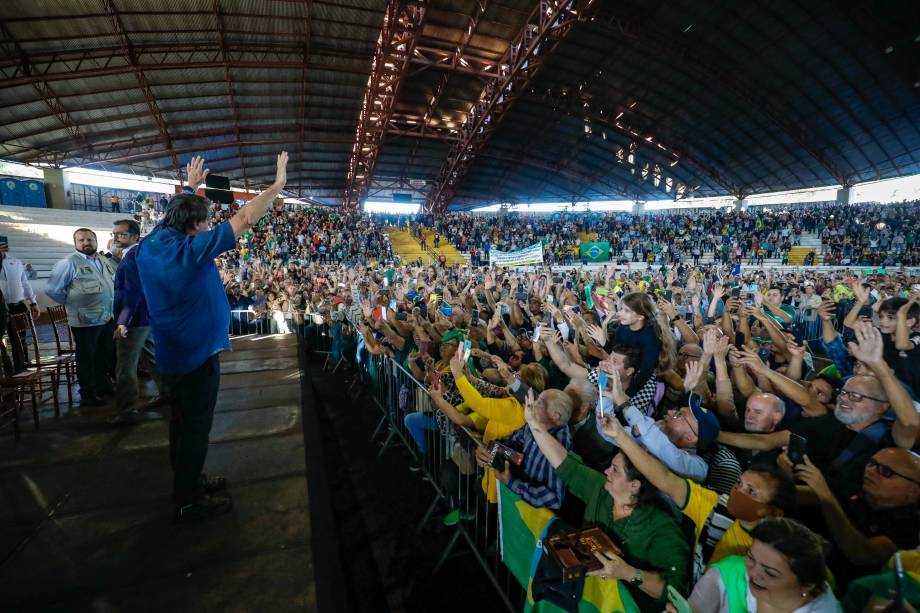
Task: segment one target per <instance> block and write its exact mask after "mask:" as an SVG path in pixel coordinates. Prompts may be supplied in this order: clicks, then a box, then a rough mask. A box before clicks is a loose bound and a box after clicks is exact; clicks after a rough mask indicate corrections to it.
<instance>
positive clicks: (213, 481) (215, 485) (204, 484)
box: [201, 473, 227, 494]
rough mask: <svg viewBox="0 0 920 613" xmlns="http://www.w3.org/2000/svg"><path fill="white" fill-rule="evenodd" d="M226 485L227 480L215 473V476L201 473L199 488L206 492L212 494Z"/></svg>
mask: <svg viewBox="0 0 920 613" xmlns="http://www.w3.org/2000/svg"><path fill="white" fill-rule="evenodd" d="M225 487H227V480H226V479H224V478H223V477H221V476H220V475H217V476H216V477H208V476H207V475H206V474H204V473H202V474H201V489H203V490H204V491H205V492H207V493H208V494H214V493H216V492H219V491H221V490H222V489H224V488H225Z"/></svg>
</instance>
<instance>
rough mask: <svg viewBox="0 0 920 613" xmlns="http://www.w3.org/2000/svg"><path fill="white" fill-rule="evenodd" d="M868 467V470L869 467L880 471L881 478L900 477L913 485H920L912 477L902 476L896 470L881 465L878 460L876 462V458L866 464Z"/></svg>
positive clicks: (919, 482)
mask: <svg viewBox="0 0 920 613" xmlns="http://www.w3.org/2000/svg"><path fill="white" fill-rule="evenodd" d="M866 467H867V468H868V467H872V468H874V469H875V470H877V471H878V474H880V475H881V476H883V477H885V478H886V479H891V477H892V476H898V477H901V478H902V479H906V480H907V481H910V482H911V483H915V484H917V485H920V481H917V480H915V479H911V478H910V477H908V476H906V475H902V474H901V473H899V472H897V471H896V470H894V469H893V468H891V467H890V466H885V465H884V464H882V463H880V462H879V461H878V460H876V459H875V458H871V459H870V460H869V461H868V462H866Z"/></svg>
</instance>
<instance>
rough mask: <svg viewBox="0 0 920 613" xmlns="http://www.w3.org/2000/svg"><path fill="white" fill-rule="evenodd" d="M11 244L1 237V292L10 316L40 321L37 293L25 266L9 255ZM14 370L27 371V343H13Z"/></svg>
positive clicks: (9, 331)
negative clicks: (25, 314)
mask: <svg viewBox="0 0 920 613" xmlns="http://www.w3.org/2000/svg"><path fill="white" fill-rule="evenodd" d="M9 251H10V243H9V240H8V239H7V237H5V236H0V291H2V292H3V298H4V300H6V304H7V308H8V309H9V313H10V315H16V314H18V313H28V312H29V311H31V312H32V318H33V319H38V315H39V313H38V303H37V302H36V300H35V292H34V291H33V290H32V285H31V284H30V283H29V273H28V272H27V271H26V267H25V264H23V263H22V262H21V261H20V260H19V258H15V257H13V256H11V255H9ZM8 333H9V335H10V340H12V339H13V330H12V328H9V329H8ZM12 345H13V369H14V370H15V371H16V372H20V371H22V370H25V365H26V362H28V360H29V356H28V348H27V347H26V343H25V342H20V343H18V344H17V343H12Z"/></svg>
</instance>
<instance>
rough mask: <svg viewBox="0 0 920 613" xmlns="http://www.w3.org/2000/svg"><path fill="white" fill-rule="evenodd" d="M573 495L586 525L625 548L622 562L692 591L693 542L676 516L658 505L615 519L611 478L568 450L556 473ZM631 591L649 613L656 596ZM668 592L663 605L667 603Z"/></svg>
mask: <svg viewBox="0 0 920 613" xmlns="http://www.w3.org/2000/svg"><path fill="white" fill-rule="evenodd" d="M556 472H557V473H558V474H559V478H560V479H562V481H563V482H564V483H565V484H566V487H568V490H569V493H571V494H572V495H573V496H577V497H578V498H580V499H581V500H583V501H584V502H585V514H584V518H583V523H585V524H590V523H596V524H601V525H602V526H604V527H605V528H606V529H607V531H608V532H610V533H611V534H612V535H613V537H614V541H616V543H617V544H618V545H620V547H622V549H623V559H624V560H626V562H627V563H628V564H630V565H631V566H635V567H636V568H639V569H642V570H654V571H658V572H659V573H661V576H662V578H663V579H664V581H665V583H667V584H668V585H673V586H674V587H675V588H676V589H677V590H678V591H679V592H681V593H682V594H684V593H687V591H689V590H688V588H689V573H690V558H691V551H690V544H689V543H688V542H687V541H686V539H684V536H683V534H682V533H681V529H680V526H679V525H678V524H677V520H676V519H675V518H674V516H672V515H669V514H668V513H667V512H665V511H664V510H662V509H661V508H659V507H657V506H653V505H642V506H639V507H637V508H636V509H635V510H634V511H633V512H632V514H631V515H630V516H629V517H627V518H625V519H619V520H614V519H613V498H612V497H611V496H610V494H608V493H607V490H606V489H604V486H605V484H606V483H607V478H606V477H605V476H604V474H603V473H599V472H597V471H596V470H593V469H591V468H588V467H587V466H585V465H584V463H582V461H581V458H580V457H578V455H577V454H574V453H571V452H569V454H568V456H567V457H566V459H565V460H564V461H563V462H562V464H560V465H559V467H558V468H557V469H556ZM629 588H630V590H629V591H630V593H631V594H632V595H633V597H634V598H635V599H636V602H638V603H639V605H640V607H642V610H643V611H645V610H650V609H649V607H652V606H653V605H652V602H653V600H652V598H651V597H650V596H648V595H647V594H646V593H645V592H643V591H642V590H640V589H638V588H636V587H633V586H629ZM666 598H667V592H665V593H663V594H662V596H661V598H659V599H658V602H659V603H660V602H664V601H665V600H666Z"/></svg>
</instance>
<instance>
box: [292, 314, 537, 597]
mask: <svg viewBox="0 0 920 613" xmlns="http://www.w3.org/2000/svg"><path fill="white" fill-rule="evenodd" d="M334 327H335V324H333V326H328V327H327V326H322V327H321V326H315V328H311V325H310V324H307V325H306V326H305V327H304V329H303V332H304V340H305V342H307V347H308V349H309V350H310V351H312V352H314V353H316V352H324V347H325V345H321V344H319V343H323V342H324V341H325V339H329V341H330V342H332V340H331V337H332V336H333V331H332V328H334ZM323 328H325V329H323ZM330 355H333V352H332V351H330V353H329V354H328V355H327V359H326V362H325V364H324V366H323V367H324V369H329V368H332V369H333V370H334V369H336V368H338V365H339V364H338V363H333V362H332V360H331V359H330V357H329V356H330ZM346 358H347V359H348V360H350V361H352V363H353V365H354V366H355V370H356V373H355V376H354V379H353V380H352V382H351V385H350V386H349V388H348V390H347V391H346V394H348V395H349V396H350V397H352V398H353V399H357V396H358V395H360V393H361V391H362V390H364V391H366V392H367V393H368V394H369V395H370V397H371V399H372V400H373V401H374V404H375V405H376V407H377V410H378V411H379V412H380V418H379V420H378V422H377V426H376V428H375V429H374V431H373V434H372V435H371V440H372V441H377V443H378V445H379V446H380V449H379V452H378V454H379V455H382V454H384V453H385V452H386V451H387V450H389V449H391V448H394V447H402V448H403V449H405V450H406V451H407V452H408V453H409V454H410V456H411V457H412V463H413V470H414V471H415V472H416V473H417V474H419V475H420V476H421V477H423V478H424V479H425V481H427V482H428V483H429V485H430V486H431V489H432V497H431V502H430V504H429V505H428V507H427V508H426V509H425V511H424V513H423V514H422V517H421V520H420V521H419V523H418V525H417V527H416V533H417V534H420V533H421V532H422V531H423V530H424V529H425V528H426V526H428V525H429V524H430V522H432V521H442V522H444V523H445V525H447V526H448V527H449V528H450V529H451V530H452V531H453V532H452V534H451V535H450V538H449V540H448V542H447V545H446V547H445V548H444V550H443V552H442V553H441V555H440V558H439V559H438V561H437V563H436V565H435V572H437V571H438V570H439V569H440V568H441V567H442V566H443V565H444V564H445V563H446V562H447V561H448V560H449V559H450V558H452V557H454V556H459V555H465V554H470V555H472V556H473V557H474V558H475V559H476V561H477V562H478V563H479V565H480V566H481V568H482V569H483V571H484V572H485V574H486V576H487V578H488V579H489V582H490V583H491V584H492V586H493V587H494V588H495V590H496V592H497V594H498V596H499V598H500V599H501V600H502V602H503V603H504V605H505V607H506V608H507V610H508V611H519V610H521V609H522V608H523V604H524V602H525V599H526V591H525V588H526V586H523V587H522V586H521V585H520V584H519V583H518V582H517V580H516V579H514V577H513V576H512V575H511V573H510V572H509V571H508V569H507V568H506V567H505V565H504V564H503V563H502V560H501V557H500V554H499V552H500V550H501V546H500V543H499V542H498V539H499V533H498V508H497V505H496V504H494V503H489V502H488V499H487V497H486V493H485V491H484V489H483V470H482V469H481V468H479V467H478V466H477V465H476V459H475V450H476V447H477V446H479V445H482V442H481V441H480V437H479V436H478V435H477V434H476V433H473V432H470V431H469V430H467V429H466V428H463V427H459V426H456V425H455V424H453V422H451V421H450V420H449V419H447V417H446V416H444V414H443V413H441V412H439V411H438V410H437V407H436V406H435V404H434V402H433V401H432V399H431V397H430V396H429V395H428V389H427V387H426V386H425V385H424V384H423V383H422V382H420V381H418V380H417V379H416V378H415V377H414V376H413V374H412V373H411V372H410V371H409V370H408V369H406V368H405V367H403V366H402V365H401V364H398V363H396V362H395V361H394V360H392V359H390V358H389V357H387V356H383V355H372V354H370V353H368V352H367V351H359V352H358V353H357V354H356V353H351V354H343V355H342V357H341V358H340V360H345V359H346ZM445 513H446V515H445ZM458 545H459V547H458Z"/></svg>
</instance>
